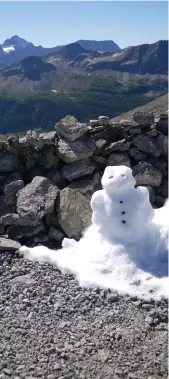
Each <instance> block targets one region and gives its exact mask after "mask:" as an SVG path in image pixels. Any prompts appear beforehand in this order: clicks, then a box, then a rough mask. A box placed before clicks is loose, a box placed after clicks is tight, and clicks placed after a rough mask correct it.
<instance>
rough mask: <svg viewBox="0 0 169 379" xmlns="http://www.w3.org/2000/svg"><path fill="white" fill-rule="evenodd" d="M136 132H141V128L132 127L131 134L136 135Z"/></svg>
mask: <svg viewBox="0 0 169 379" xmlns="http://www.w3.org/2000/svg"><path fill="white" fill-rule="evenodd" d="M136 134H141V128H139V127H136V128H134V129H130V135H131V136H134V135H136Z"/></svg>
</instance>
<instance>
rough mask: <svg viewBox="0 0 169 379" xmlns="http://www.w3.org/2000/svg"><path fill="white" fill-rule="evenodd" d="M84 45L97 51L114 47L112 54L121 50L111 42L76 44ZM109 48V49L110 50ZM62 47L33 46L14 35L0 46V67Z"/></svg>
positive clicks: (79, 42) (58, 49)
mask: <svg viewBox="0 0 169 379" xmlns="http://www.w3.org/2000/svg"><path fill="white" fill-rule="evenodd" d="M84 43H85V46H86V50H93V51H97V50H99V49H101V50H102V51H104V52H106V51H112V49H113V46H114V52H117V50H118V51H120V50H121V49H120V48H119V46H117V45H116V44H115V43H114V42H113V41H83V40H81V41H78V44H79V45H81V46H82V47H83V44H84ZM110 47H111V49H110ZM62 48H63V46H55V47H51V48H45V47H43V46H41V45H40V46H34V45H33V43H31V42H28V41H26V40H25V39H23V38H21V37H19V36H17V35H15V36H12V37H11V38H8V39H6V40H5V42H4V43H3V44H2V45H0V65H7V64H11V63H15V62H18V61H20V60H21V59H24V58H26V57H29V56H32V55H33V56H41V55H46V54H50V53H54V52H58V51H60V50H61V49H62Z"/></svg>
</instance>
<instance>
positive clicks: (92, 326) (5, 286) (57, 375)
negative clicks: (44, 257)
mask: <svg viewBox="0 0 169 379" xmlns="http://www.w3.org/2000/svg"><path fill="white" fill-rule="evenodd" d="M0 280H1V283H0V291H1V293H0V379H2V378H13V379H21V378H24V379H36V378H44V379H69V378H72V379H81V378H83V379H118V378H129V379H137V378H138V379H144V378H146V379H157V378H163V379H167V378H168V370H167V369H168V367H167V366H168V362H167V350H168V332H167V325H168V324H167V323H168V321H167V316H168V309H167V301H166V300H162V301H161V302H156V303H154V302H153V301H150V302H147V301H140V300H138V299H137V298H132V299H131V298H129V297H128V296H123V297H122V296H119V295H118V294H115V293H112V292H110V291H104V290H99V289H82V288H80V287H79V285H78V283H77V281H76V280H75V279H74V278H73V276H71V275H62V274H61V273H60V272H59V271H58V270H57V269H56V268H54V267H52V266H49V265H46V264H45V265H43V266H42V265H40V264H38V263H32V262H30V261H26V260H25V259H23V258H21V257H19V256H18V255H17V254H11V253H10V254H9V253H5V254H4V253H2V254H0Z"/></svg>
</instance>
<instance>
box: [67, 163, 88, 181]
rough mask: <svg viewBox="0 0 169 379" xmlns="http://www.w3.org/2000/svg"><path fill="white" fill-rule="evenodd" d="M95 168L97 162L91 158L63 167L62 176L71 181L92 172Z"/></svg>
mask: <svg viewBox="0 0 169 379" xmlns="http://www.w3.org/2000/svg"><path fill="white" fill-rule="evenodd" d="M94 170H95V164H94V163H92V162H91V161H89V160H81V161H78V162H74V163H70V164H67V165H65V166H63V168H62V176H63V178H65V179H67V180H68V181H69V182H71V181H72V180H74V179H77V178H80V177H81V176H85V175H89V174H92V172H93V171H94Z"/></svg>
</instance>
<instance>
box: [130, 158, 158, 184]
mask: <svg viewBox="0 0 169 379" xmlns="http://www.w3.org/2000/svg"><path fill="white" fill-rule="evenodd" d="M133 175H134V176H135V179H136V184H137V185H145V186H152V187H159V185H160V183H161V180H162V173H161V171H160V170H158V169H157V168H155V167H153V166H152V165H151V164H150V163H147V162H140V163H138V164H137V165H136V166H134V167H133Z"/></svg>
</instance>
